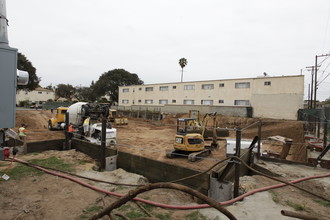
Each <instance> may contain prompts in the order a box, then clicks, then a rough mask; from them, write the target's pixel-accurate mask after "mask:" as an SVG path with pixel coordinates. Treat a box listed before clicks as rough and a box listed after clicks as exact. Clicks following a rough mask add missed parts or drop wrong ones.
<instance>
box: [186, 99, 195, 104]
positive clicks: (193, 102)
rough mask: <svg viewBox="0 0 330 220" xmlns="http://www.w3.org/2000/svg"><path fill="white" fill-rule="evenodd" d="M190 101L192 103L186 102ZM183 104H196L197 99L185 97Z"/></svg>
mask: <svg viewBox="0 0 330 220" xmlns="http://www.w3.org/2000/svg"><path fill="white" fill-rule="evenodd" d="M189 101H191V103H186V102H189ZM183 104H184V105H195V100H194V99H184V100H183Z"/></svg>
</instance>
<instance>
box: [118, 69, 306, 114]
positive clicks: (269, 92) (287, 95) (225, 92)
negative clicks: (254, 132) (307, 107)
mask: <svg viewBox="0 0 330 220" xmlns="http://www.w3.org/2000/svg"><path fill="white" fill-rule="evenodd" d="M265 82H270V85H265ZM236 83H249V84H250V87H249V88H235V84H236ZM203 84H213V85H214V88H213V89H210V90H205V89H202V85H203ZM219 84H224V86H223V87H220V86H219ZM185 85H194V86H195V89H194V90H184V86H185ZM160 86H168V91H160V90H159V87H160ZM173 86H176V89H174V88H173ZM146 87H153V91H145V88H146ZM125 89H126V90H127V89H128V90H129V91H128V92H123V90H125ZM303 97H304V76H302V75H296V76H280V77H257V78H245V79H228V80H211V81H197V82H183V83H163V84H149V85H138V86H122V87H119V100H118V104H119V106H131V105H148V106H159V105H160V104H159V100H161V99H167V100H168V104H172V105H183V104H184V100H194V105H201V100H213V106H235V100H247V101H249V103H250V104H249V105H248V106H252V107H253V112H254V116H255V117H268V118H281V119H282V118H283V119H294V120H295V119H296V114H297V111H298V109H299V108H302V107H303ZM123 100H128V103H124V102H123ZM139 100H140V102H139ZM145 100H153V103H152V104H146V103H145ZM172 100H175V101H176V102H175V103H174V102H172ZM219 100H223V103H219ZM283 106H285V107H283Z"/></svg>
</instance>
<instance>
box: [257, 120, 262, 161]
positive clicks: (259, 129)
mask: <svg viewBox="0 0 330 220" xmlns="http://www.w3.org/2000/svg"><path fill="white" fill-rule="evenodd" d="M261 126H262V123H261V120H260V121H259V124H258V137H259V139H258V155H257V158H258V159H259V158H260V153H261V152H260V151H261V143H260V142H261Z"/></svg>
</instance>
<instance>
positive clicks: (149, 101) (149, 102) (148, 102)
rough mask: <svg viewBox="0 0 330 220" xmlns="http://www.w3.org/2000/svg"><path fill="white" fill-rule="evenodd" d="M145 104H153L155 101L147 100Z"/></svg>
mask: <svg viewBox="0 0 330 220" xmlns="http://www.w3.org/2000/svg"><path fill="white" fill-rule="evenodd" d="M151 88H152V87H151ZM144 103H145V104H152V103H153V101H152V99H146V100H145V102H144Z"/></svg>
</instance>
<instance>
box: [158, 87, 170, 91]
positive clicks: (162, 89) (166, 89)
mask: <svg viewBox="0 0 330 220" xmlns="http://www.w3.org/2000/svg"><path fill="white" fill-rule="evenodd" d="M159 91H168V86H159Z"/></svg>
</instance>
